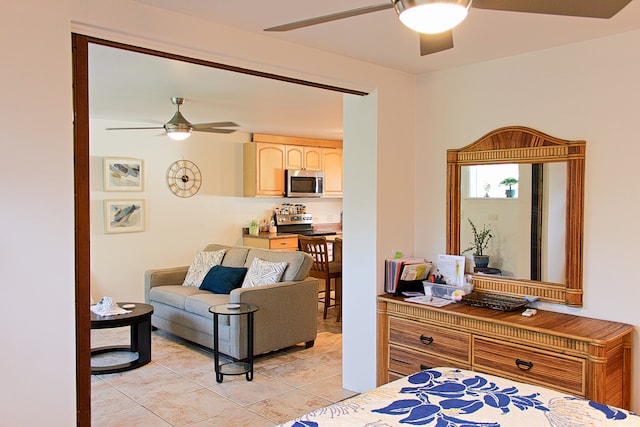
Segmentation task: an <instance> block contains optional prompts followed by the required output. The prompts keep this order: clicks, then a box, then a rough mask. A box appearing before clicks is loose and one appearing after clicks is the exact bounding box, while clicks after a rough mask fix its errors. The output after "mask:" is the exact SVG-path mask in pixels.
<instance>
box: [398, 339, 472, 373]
mask: <svg viewBox="0 0 640 427" xmlns="http://www.w3.org/2000/svg"><path fill="white" fill-rule="evenodd" d="M440 366H449V367H452V368H460V369H471V366H470V365H469V364H467V363H461V362H460V361H456V360H448V359H444V358H442V357H439V356H438V355H436V354H432V353H425V352H421V351H415V350H411V349H408V348H406V347H398V346H396V345H389V371H392V372H397V373H400V374H403V375H410V374H413V373H415V372H418V371H421V370H423V369H430V368H436V367H440Z"/></svg>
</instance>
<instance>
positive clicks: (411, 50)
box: [137, 0, 640, 74]
mask: <svg viewBox="0 0 640 427" xmlns="http://www.w3.org/2000/svg"><path fill="white" fill-rule="evenodd" d="M137 1H139V2H140V3H145V4H148V5H153V6H156V7H159V8H164V9H169V10H173V11H176V12H179V13H183V14H186V15H191V16H195V17H199V18H201V19H205V20H208V21H211V22H217V23H220V24H224V25H228V26H232V27H237V28H240V29H243V30H246V31H249V32H253V33H259V34H263V35H265V36H268V37H275V38H279V39H282V40H286V41H288V42H292V43H297V44H301V45H306V46H312V47H315V48H318V49H321V50H325V51H329V52H335V53H338V54H341V55H345V56H350V57H353V58H358V59H361V60H363V61H367V62H371V63H374V64H380V65H383V66H386V67H389V68H395V69H399V70H404V71H407V72H409V73H414V74H420V73H424V72H428V71H434V70H438V69H444V68H451V67H456V66H460V65H465V64H471V63H476V62H481V61H487V60H490V59H495V58H500V57H504V56H511V55H516V54H519V53H524V52H530V51H534V50H540V49H546V48H550V47H555V46H560V45H563V44H568V43H574V42H578V41H582V40H589V39H594V38H598V37H604V36H607V35H610V34H615V33H620V32H626V31H630V30H634V29H638V28H640V1H639V0H633V1H632V2H631V3H630V4H628V5H627V6H626V7H625V8H624V9H623V10H622V11H620V12H619V13H618V14H617V15H616V16H614V17H613V18H611V19H608V20H607V19H594V18H576V17H566V16H552V15H540V14H531V13H516V12H502V11H491V10H481V9H475V8H473V7H472V8H470V9H469V15H468V16H467V19H466V20H465V21H463V22H462V23H461V24H460V25H458V27H456V28H455V29H454V31H453V34H454V44H455V47H454V48H453V49H450V50H447V51H444V52H439V53H436V54H432V55H428V56H424V57H420V54H419V46H418V36H417V34H416V33H415V32H413V31H411V30H409V29H407V28H406V27H405V26H404V25H402V24H401V23H400V20H399V19H398V17H397V14H396V12H395V11H394V10H393V9H387V10H383V11H379V12H374V13H370V14H366V15H360V16H356V17H351V18H347V19H342V20H338V21H333V22H329V23H324V24H320V25H315V26H313V27H307V28H301V29H297V30H293V31H288V32H283V33H274V32H264V31H263V29H265V28H269V27H273V26H276V25H280V24H286V23H289V22H292V21H298V20H302V19H307V18H313V17H316V16H321V15H327V14H331V13H336V12H341V11H345V10H350V9H355V8H359V7H364V6H371V5H375V4H382V3H385V1H388V0H322V1H318V0H244V1H238V0H236V1H222V0H214V1H211V0H137ZM514 1H515V0H514ZM553 1H558V2H561V1H565V2H567V1H570V0H553ZM572 1H574V2H575V1H576V0H572ZM580 1H581V0H578V1H577V2H578V3H579V2H580ZM601 1H605V2H606V1H608V0H601Z"/></svg>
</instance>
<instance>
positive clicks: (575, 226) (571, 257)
mask: <svg viewBox="0 0 640 427" xmlns="http://www.w3.org/2000/svg"><path fill="white" fill-rule="evenodd" d="M585 148H586V147H585V141H567V140H562V139H558V138H554V137H552V136H549V135H545V134H544V133H542V132H538V131H536V130H534V129H530V128H526V127H521V126H512V127H504V128H500V129H496V130H494V131H492V132H490V133H488V134H486V135H485V136H483V137H482V138H480V139H478V140H477V141H475V142H473V143H471V144H470V145H467V146H466V147H464V148H460V149H451V150H447V199H448V204H447V253H448V254H459V253H460V176H461V167H462V166H470V165H482V164H500V163H543V162H566V163H567V194H566V223H565V224H566V225H565V227H566V234H565V239H566V240H565V263H566V265H565V281H564V284H558V283H549V282H540V281H535V280H527V279H515V278H511V277H500V276H490V275H478V274H475V275H473V284H474V289H476V290H478V291H484V292H491V293H496V294H508V295H523V296H524V295H528V296H537V297H539V298H540V300H541V301H546V302H551V303H557V304H566V305H569V306H582V239H583V223H584V165H585Z"/></svg>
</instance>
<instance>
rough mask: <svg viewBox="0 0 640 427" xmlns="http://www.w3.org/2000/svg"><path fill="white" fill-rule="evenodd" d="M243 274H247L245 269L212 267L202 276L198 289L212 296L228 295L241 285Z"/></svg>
mask: <svg viewBox="0 0 640 427" xmlns="http://www.w3.org/2000/svg"><path fill="white" fill-rule="evenodd" d="M245 274H247V268H246V267H225V266H222V265H214V266H213V267H212V268H211V270H209V272H208V273H207V275H206V276H204V280H203V281H202V284H201V285H200V289H202V290H206V291H211V292H213V293H214V294H228V293H229V292H231V291H232V290H234V289H235V288H239V287H240V285H242V280H243V279H244V276H245Z"/></svg>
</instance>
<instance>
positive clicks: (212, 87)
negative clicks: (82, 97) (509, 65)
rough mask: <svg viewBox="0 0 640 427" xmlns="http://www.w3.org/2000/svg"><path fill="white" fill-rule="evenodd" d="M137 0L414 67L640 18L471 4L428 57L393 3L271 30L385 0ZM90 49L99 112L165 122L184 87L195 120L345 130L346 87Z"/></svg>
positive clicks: (603, 32)
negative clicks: (443, 45)
mask: <svg viewBox="0 0 640 427" xmlns="http://www.w3.org/2000/svg"><path fill="white" fill-rule="evenodd" d="M136 1H138V2H140V3H145V4H148V5H152V6H154V7H159V8H164V9H169V10H172V11H176V12H179V13H183V14H186V15H192V16H197V17H199V18H201V19H205V20H208V21H211V22H216V23H221V24H224V25H227V26H232V27H237V28H240V29H242V30H245V31H249V32H254V33H259V34H262V35H264V36H265V37H275V38H279V39H282V40H286V41H288V42H292V43H297V44H301V45H306V46H310V47H314V48H317V49H321V50H326V51H330V52H334V53H338V54H340V55H345V56H350V57H354V58H357V59H361V60H363V61H367V62H370V63H375V64H379V65H382V66H385V67H389V68H394V69H398V70H402V71H405V72H408V73H413V74H420V73H424V72H429V71H434V70H441V69H446V68H452V67H457V66H462V65H467V64H471V63H477V62H482V61H487V60H491V59H495V58H500V57H505V56H511V55H516V54H520V53H524V52H531V51H535V50H540V49H546V48H551V47H555V46H559V45H563V44H569V43H575V42H579V41H583V40H589V39H594V38H599V37H604V36H607V35H611V34H616V33H621V32H627V31H631V30H635V29H638V28H640V0H633V1H632V2H631V3H630V4H629V5H627V6H626V7H625V8H624V9H623V10H622V11H621V12H620V13H618V14H617V15H616V16H614V17H613V18H611V19H609V20H602V19H591V18H574V17H561V16H550V15H537V14H527V13H515V12H499V11H487V10H480V9H474V8H472V9H470V11H469V16H468V17H467V19H466V20H465V21H464V22H463V23H462V24H460V25H459V26H458V27H456V28H455V29H454V43H455V47H454V48H453V49H450V50H447V51H444V52H439V53H436V54H432V55H427V56H423V57H421V56H420V55H419V47H418V36H417V34H416V33H414V32H412V31H411V30H408V29H407V28H405V27H404V26H403V25H402V24H401V23H400V21H399V20H398V18H397V16H396V14H395V12H394V11H393V9H388V10H383V11H380V12H374V13H370V14H366V15H362V16H357V17H351V18H347V19H343V20H339V21H334V22H330V23H324V24H320V25H316V26H313V27H309V28H304V29H298V30H293V31H289V32H284V33H273V32H263V29H264V28H268V27H271V26H275V25H279V24H285V23H288V22H292V21H297V20H301V19H306V18H311V17H314V16H320V15H326V14H329V13H334V12H340V11H344V10H349V9H354V8H358V7H363V6H369V5H372V4H379V3H382V2H384V0H323V1H317V0H316V1H314V0H305V1H303V0H266V1H265V0H248V1H222V0H215V1H211V0H136ZM556 1H561V0H556ZM562 1H565V0H562ZM603 1H606V0H603ZM89 58H90V80H89V83H90V113H91V117H92V118H102V119H110V120H122V121H129V122H132V123H136V125H143V124H153V123H155V124H162V123H164V122H166V121H168V120H169V119H170V118H171V116H172V115H173V112H174V107H173V105H172V104H171V102H170V100H169V99H170V98H171V97H173V96H179V97H184V98H186V99H187V101H186V103H185V105H184V106H183V107H182V108H181V111H182V113H183V114H184V116H185V117H186V118H187V120H189V121H191V122H192V123H201V122H217V121H234V122H236V123H238V124H239V125H240V127H239V128H238V130H240V131H245V132H259V133H275V134H284V135H296V136H303V137H310V138H329V139H340V138H341V137H342V95H341V94H339V93H337V92H330V91H325V90H321V89H316V88H309V87H304V86H299V85H294V84H289V83H283V82H278V81H274V80H269V79H264V78H259V77H252V76H246V75H242V74H238V73H233V72H229V71H222V70H215V69H211V68H207V67H203V66H198V65H192V64H186V63H181V62H177V61H171V60H167V59H163V58H156V57H153V56H149V55H143V54H138V53H131V52H126V51H122V50H119V49H114V48H108V47H104V46H97V45H92V46H91V49H90V54H89ZM257 94H260V95H259V96H258V95H257ZM119 132H124V131H119ZM132 132H153V131H132Z"/></svg>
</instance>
